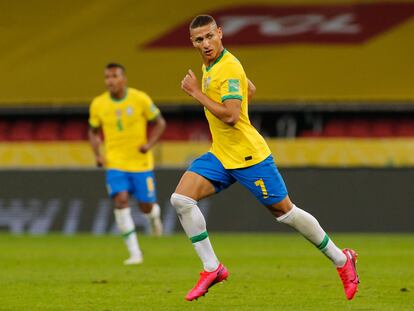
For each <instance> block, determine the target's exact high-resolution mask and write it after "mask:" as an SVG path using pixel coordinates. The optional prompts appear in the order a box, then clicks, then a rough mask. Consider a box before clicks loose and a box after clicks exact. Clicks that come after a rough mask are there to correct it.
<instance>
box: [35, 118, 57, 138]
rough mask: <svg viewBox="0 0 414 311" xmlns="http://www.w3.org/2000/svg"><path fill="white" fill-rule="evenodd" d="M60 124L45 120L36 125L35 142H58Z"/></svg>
mask: <svg viewBox="0 0 414 311" xmlns="http://www.w3.org/2000/svg"><path fill="white" fill-rule="evenodd" d="M59 130H60V126H59V122H58V121H55V120H44V121H41V122H39V123H38V124H37V125H36V128H35V131H34V139H35V140H58V139H59Z"/></svg>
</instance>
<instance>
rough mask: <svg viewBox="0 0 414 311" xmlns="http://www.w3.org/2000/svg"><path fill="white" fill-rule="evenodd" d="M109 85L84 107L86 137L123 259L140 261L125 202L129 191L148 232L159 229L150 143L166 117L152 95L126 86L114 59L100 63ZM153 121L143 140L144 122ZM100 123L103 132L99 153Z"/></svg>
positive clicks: (127, 206)
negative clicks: (119, 238) (110, 205)
mask: <svg viewBox="0 0 414 311" xmlns="http://www.w3.org/2000/svg"><path fill="white" fill-rule="evenodd" d="M105 84H106V87H107V89H108V91H106V92H104V93H103V94H101V95H99V96H97V97H95V98H94V99H93V101H92V104H91V106H90V113H89V125H90V129H89V141H90V144H91V146H92V149H93V152H94V154H95V158H96V163H97V166H99V167H105V168H106V185H107V189H108V192H109V196H110V197H111V198H112V199H113V202H114V207H115V209H114V214H115V221H116V224H117V226H118V229H119V231H120V232H121V234H122V236H123V238H124V240H125V243H126V246H127V248H128V251H129V253H130V257H129V258H128V259H127V260H125V261H124V264H126V265H133V264H140V263H142V261H143V257H142V252H141V249H140V247H139V243H138V239H137V235H136V232H135V224H134V221H133V219H132V217H131V209H130V207H129V194H132V195H133V196H134V197H135V198H136V199H137V201H138V206H139V208H140V209H141V211H142V212H143V213H144V215H145V216H146V218H147V219H148V221H149V222H150V224H151V231H152V234H153V235H155V236H160V235H161V234H162V223H161V219H160V207H159V205H158V204H157V203H156V202H157V198H156V189H155V179H154V173H153V168H154V159H153V155H152V152H151V148H152V147H153V146H154V144H155V143H156V142H157V141H158V140H159V138H160V136H161V134H162V133H163V132H164V130H165V127H166V123H165V120H164V118H163V117H162V115H161V113H160V111H159V109H158V108H157V107H156V106H155V105H154V103H153V102H152V100H151V98H150V97H149V96H148V95H147V94H145V93H144V92H142V91H139V90H136V89H133V88H130V87H127V78H126V76H125V68H124V67H123V66H122V65H120V64H116V63H111V64H108V65H107V66H106V68H105ZM148 121H150V122H152V123H154V128H153V131H152V132H151V135H150V136H149V138H148V140H147V122H148ZM100 128H102V130H103V134H104V137H105V141H104V146H105V154H104V155H103V154H102V153H101V144H102V141H101V136H100Z"/></svg>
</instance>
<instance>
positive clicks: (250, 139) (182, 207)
mask: <svg viewBox="0 0 414 311" xmlns="http://www.w3.org/2000/svg"><path fill="white" fill-rule="evenodd" d="M190 38H191V42H192V44H193V46H194V47H195V48H196V49H197V50H198V52H199V53H200V55H201V58H202V60H203V80H202V86H201V88H200V86H199V83H198V81H197V79H196V77H195V75H194V73H193V72H192V71H191V70H189V72H188V74H187V75H186V76H185V78H184V79H183V81H182V83H181V88H182V89H183V90H184V91H185V92H186V93H187V94H189V95H190V96H192V97H193V98H194V99H196V100H197V101H198V102H200V104H201V105H203V106H204V110H205V114H206V117H207V120H208V122H209V125H210V130H211V134H212V138H213V143H212V147H211V149H210V151H209V152H207V153H206V154H204V155H202V156H201V157H199V158H198V159H196V160H195V161H194V162H193V163H192V164H191V166H190V167H189V168H188V170H187V172H185V173H184V175H183V176H182V178H181V180H180V182H179V184H178V186H177V188H176V190H175V193H173V194H172V196H171V203H172V204H173V205H174V207H175V208H176V210H177V213H178V216H179V219H180V221H181V224H182V226H183V228H184V230H185V232H186V234H187V235H188V237H189V238H190V240H191V241H192V243H193V245H194V248H195V250H196V252H197V254H198V256H199V257H200V259H201V261H202V263H203V266H204V271H203V272H202V273H201V276H200V279H199V281H198V282H197V284H196V285H195V286H194V288H193V289H192V290H190V292H189V293H188V294H187V296H186V299H187V300H193V299H196V298H198V297H200V296H202V295H204V294H205V293H206V292H207V290H208V288H209V287H210V286H212V285H214V284H216V283H218V282H221V281H223V280H225V279H226V278H227V277H228V271H227V269H226V268H225V267H224V266H223V265H222V264H221V263H220V262H219V260H218V259H217V257H216V255H215V253H214V251H213V248H212V246H211V243H210V240H209V238H208V234H207V230H206V222H205V219H204V217H203V214H202V213H201V212H200V209H199V208H198V206H197V201H198V200H200V199H203V198H205V197H207V196H209V195H212V194H214V193H217V192H219V191H221V190H223V189H225V188H227V187H229V186H230V185H231V184H233V183H234V182H235V181H238V182H240V183H241V184H242V185H243V186H245V187H246V188H247V189H248V190H249V191H250V192H251V193H252V194H253V195H255V196H256V198H257V199H258V200H259V201H260V202H261V203H262V204H263V205H265V206H266V207H267V208H268V209H269V210H270V212H271V213H272V214H273V215H274V216H275V217H276V219H277V221H279V222H282V223H284V224H287V225H289V226H291V227H292V228H294V229H296V230H297V231H298V232H300V233H301V234H302V235H303V236H304V237H305V238H306V239H308V240H309V241H310V242H311V243H313V244H314V245H315V246H317V247H318V249H319V250H320V251H321V252H323V253H324V254H325V255H326V256H327V257H328V258H329V259H330V260H332V262H333V263H334V264H335V266H336V267H337V270H338V273H339V275H340V277H341V279H342V282H343V285H344V289H345V293H346V296H347V298H348V299H352V298H353V297H354V295H355V292H356V291H357V285H358V276H357V273H356V269H355V262H356V254H355V252H354V251H353V250H349V249H345V250H343V251H341V250H340V249H339V248H338V247H337V246H336V245H335V244H334V243H333V242H332V241H331V240H330V239H329V237H328V235H327V234H326V233H325V231H324V230H323V229H322V228H321V226H320V225H319V223H318V221H317V220H316V219H315V218H314V217H313V216H312V215H310V214H309V213H307V212H305V211H304V210H302V209H300V208H299V207H297V206H295V205H294V204H293V203H292V202H291V201H290V199H289V196H288V193H287V189H286V186H285V183H284V181H283V179H282V177H281V175H280V174H279V172H278V170H277V168H276V165H275V163H274V160H273V157H272V155H271V152H270V149H269V147H268V146H267V144H266V142H265V140H264V139H263V137H262V136H261V135H260V134H259V133H258V132H257V131H256V129H255V128H254V127H253V126H252V125H251V124H250V120H249V117H248V97H249V91H248V90H249V84H250V89H252V88H253V85H252V83H250V82H249V80H248V79H247V77H246V74H245V72H244V70H243V67H242V65H241V64H240V62H239V61H238V60H237V59H236V58H235V57H234V56H233V55H232V54H231V53H230V52H228V51H227V50H226V49H224V47H223V44H222V41H221V39H222V30H221V28H219V27H218V26H217V24H216V22H215V21H214V19H213V18H212V17H211V16H208V15H200V16H197V17H195V18H194V19H193V21H192V22H191V24H190ZM250 95H251V94H250ZM234 213H235V214H236V213H237V206H235V207H234ZM235 217H237V216H235Z"/></svg>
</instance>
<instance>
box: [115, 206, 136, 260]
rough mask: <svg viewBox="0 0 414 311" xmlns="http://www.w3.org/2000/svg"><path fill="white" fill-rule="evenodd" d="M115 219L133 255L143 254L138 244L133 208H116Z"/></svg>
mask: <svg viewBox="0 0 414 311" xmlns="http://www.w3.org/2000/svg"><path fill="white" fill-rule="evenodd" d="M114 214H115V221H116V224H117V226H118V229H119V231H120V232H121V234H122V236H123V238H124V240H125V244H126V246H127V248H128V251H129V254H130V255H131V256H142V253H141V250H140V249H139V245H138V238H137V234H136V232H135V224H134V220H133V219H132V216H131V209H130V208H129V207H127V208H122V209H115V210H114Z"/></svg>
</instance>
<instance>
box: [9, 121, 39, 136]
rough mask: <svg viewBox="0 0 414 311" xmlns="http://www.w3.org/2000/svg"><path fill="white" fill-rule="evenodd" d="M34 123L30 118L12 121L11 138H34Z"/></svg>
mask: <svg viewBox="0 0 414 311" xmlns="http://www.w3.org/2000/svg"><path fill="white" fill-rule="evenodd" d="M32 139H33V123H32V122H31V121H29V120H18V121H15V122H13V123H12V125H11V127H10V133H9V140H18V141H24V140H32Z"/></svg>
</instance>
